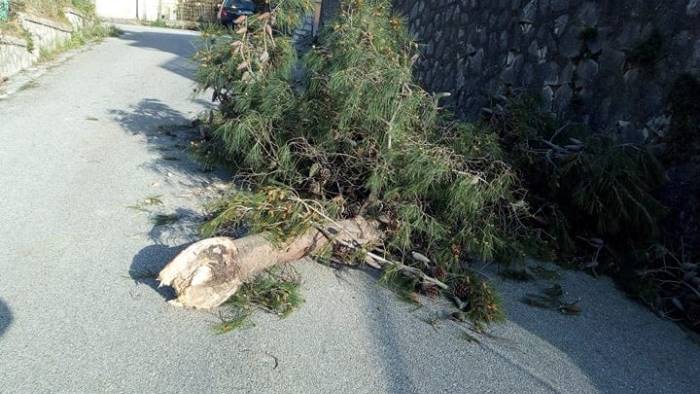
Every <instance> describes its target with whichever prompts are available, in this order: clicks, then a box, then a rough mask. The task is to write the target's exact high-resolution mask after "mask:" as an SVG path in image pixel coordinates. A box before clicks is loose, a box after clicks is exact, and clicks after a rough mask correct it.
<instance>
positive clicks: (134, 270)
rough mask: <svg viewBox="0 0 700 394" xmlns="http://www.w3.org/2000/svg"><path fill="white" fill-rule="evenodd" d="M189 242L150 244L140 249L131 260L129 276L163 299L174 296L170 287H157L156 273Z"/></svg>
mask: <svg viewBox="0 0 700 394" xmlns="http://www.w3.org/2000/svg"><path fill="white" fill-rule="evenodd" d="M190 245H191V244H190V243H187V244H184V245H179V246H167V245H160V244H155V245H150V246H146V247H145V248H143V249H141V250H140V251H139V252H138V253H137V254H136V256H134V258H133V259H132V260H131V267H130V268H129V276H130V277H131V278H132V279H133V280H134V281H135V282H136V283H141V284H145V285H147V286H148V287H150V288H152V289H153V290H155V291H156V292H157V293H158V294H160V295H161V296H162V297H163V298H164V299H166V300H171V299H174V298H176V296H175V292H174V291H173V289H172V288H170V287H158V281H157V280H156V278H157V277H158V273H159V272H160V270H162V269H163V267H165V266H166V264H168V262H170V260H172V259H173V258H175V256H177V254H178V253H180V252H182V251H183V250H185V249H186V248H187V247H188V246H190Z"/></svg>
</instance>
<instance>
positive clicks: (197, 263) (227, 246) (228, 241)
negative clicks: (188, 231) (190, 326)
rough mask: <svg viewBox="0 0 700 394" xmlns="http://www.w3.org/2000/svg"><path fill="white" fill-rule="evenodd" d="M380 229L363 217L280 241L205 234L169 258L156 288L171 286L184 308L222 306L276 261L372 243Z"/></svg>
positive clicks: (310, 230) (286, 260)
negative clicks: (332, 245) (333, 247)
mask: <svg viewBox="0 0 700 394" xmlns="http://www.w3.org/2000/svg"><path fill="white" fill-rule="evenodd" d="M381 238H382V232H381V231H380V230H379V228H378V224H377V223H376V222H372V221H367V220H365V219H363V218H355V219H352V220H345V221H340V222H338V223H336V224H327V225H324V226H323V227H321V228H312V229H309V230H308V231H307V232H306V233H304V234H303V235H301V236H298V237H296V238H294V239H292V240H291V241H289V242H287V243H284V244H282V245H278V244H275V243H273V242H271V241H270V240H269V239H268V237H267V236H266V234H256V235H250V236H247V237H244V238H240V239H233V238H228V237H216V238H209V239H205V240H203V241H200V242H197V243H195V244H193V245H191V246H190V247H188V248H187V249H185V250H184V251H182V252H181V253H180V254H178V255H177V256H176V257H175V259H173V260H172V261H171V262H170V263H168V265H166V266H165V268H163V270H162V271H161V272H160V274H159V275H158V281H159V282H160V286H171V287H172V288H173V289H174V290H175V293H176V294H177V299H176V300H173V301H171V303H173V304H175V305H178V306H183V307H187V308H196V309H212V308H216V307H217V306H219V305H221V304H223V303H224V302H226V300H228V299H229V298H230V297H231V296H232V295H234V294H235V293H236V291H238V289H239V288H240V287H241V285H242V284H243V283H245V282H246V281H248V280H251V279H252V278H253V277H254V276H255V275H256V274H258V273H260V272H262V271H264V270H266V269H268V268H270V267H272V266H275V265H278V264H287V263H290V262H293V261H296V260H299V259H302V258H304V257H306V256H309V255H311V254H313V253H314V252H318V251H320V250H322V249H323V248H324V247H326V246H327V245H328V244H329V243H330V242H336V241H337V242H339V243H340V244H344V245H348V244H350V245H355V246H357V247H359V246H362V245H366V244H370V243H376V242H378V241H380V240H381Z"/></svg>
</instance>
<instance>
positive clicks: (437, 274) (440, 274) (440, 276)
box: [433, 266, 447, 280]
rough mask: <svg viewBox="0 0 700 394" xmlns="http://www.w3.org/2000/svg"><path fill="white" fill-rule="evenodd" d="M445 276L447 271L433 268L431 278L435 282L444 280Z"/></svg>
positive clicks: (438, 267)
mask: <svg viewBox="0 0 700 394" xmlns="http://www.w3.org/2000/svg"><path fill="white" fill-rule="evenodd" d="M446 276H447V271H445V269H444V268H442V267H440V266H437V267H435V268H433V278H435V279H437V280H444V279H445V277H446Z"/></svg>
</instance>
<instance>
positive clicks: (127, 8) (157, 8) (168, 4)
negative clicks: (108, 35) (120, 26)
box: [95, 0, 177, 21]
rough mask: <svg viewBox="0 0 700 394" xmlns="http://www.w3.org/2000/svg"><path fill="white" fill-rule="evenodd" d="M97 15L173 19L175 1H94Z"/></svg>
mask: <svg viewBox="0 0 700 394" xmlns="http://www.w3.org/2000/svg"><path fill="white" fill-rule="evenodd" d="M95 6H96V10H97V15H98V16H99V17H101V18H110V19H137V16H136V9H137V7H138V19H141V20H147V21H154V20H156V19H159V18H160V17H161V16H163V17H164V18H165V19H175V10H176V7H177V0H96V1H95Z"/></svg>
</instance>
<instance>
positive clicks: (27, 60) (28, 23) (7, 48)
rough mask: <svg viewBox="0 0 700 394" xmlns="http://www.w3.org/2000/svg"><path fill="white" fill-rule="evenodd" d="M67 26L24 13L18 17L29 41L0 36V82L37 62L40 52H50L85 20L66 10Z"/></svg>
mask: <svg viewBox="0 0 700 394" xmlns="http://www.w3.org/2000/svg"><path fill="white" fill-rule="evenodd" d="M65 13H66V19H67V20H68V21H69V22H70V25H69V24H63V23H58V22H56V21H52V20H49V19H45V18H41V17H38V16H35V15H29V14H24V13H19V14H18V21H19V23H20V25H21V27H22V28H23V29H24V31H25V32H26V34H28V35H29V36H30V37H31V39H30V40H27V39H26V38H19V37H12V36H2V34H0V80H2V79H3V78H8V77H10V76H12V75H14V74H16V73H17V72H19V71H21V70H23V69H25V68H27V67H29V66H31V65H32V64H33V63H34V62H36V61H37V60H38V59H39V57H40V55H41V51H42V50H52V49H55V48H56V47H58V46H59V45H61V44H62V43H64V42H65V41H66V40H68V39H70V37H71V34H72V32H73V31H75V30H78V29H80V28H82V26H83V25H84V23H85V18H84V17H83V16H82V15H80V14H79V13H77V12H75V11H73V10H70V9H67V10H66V11H65Z"/></svg>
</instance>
